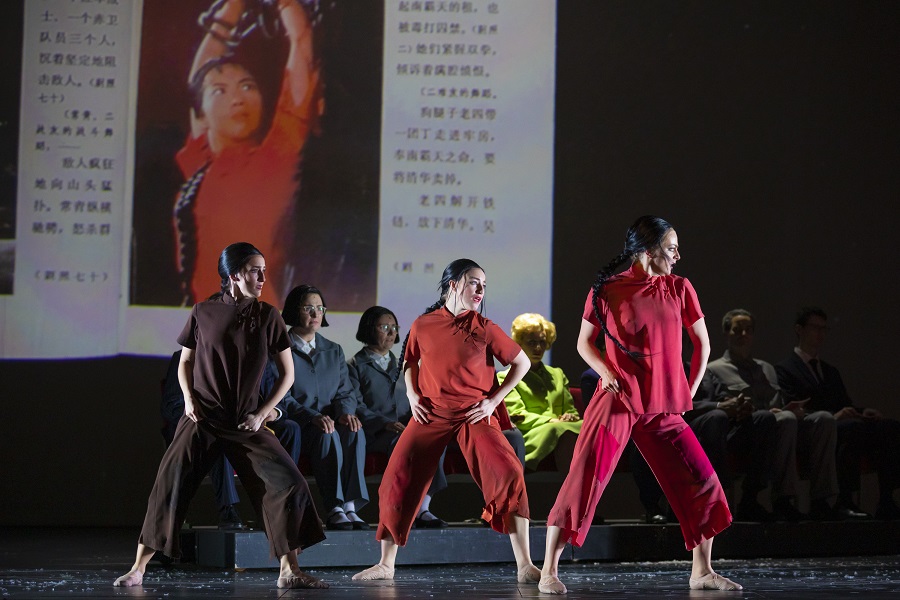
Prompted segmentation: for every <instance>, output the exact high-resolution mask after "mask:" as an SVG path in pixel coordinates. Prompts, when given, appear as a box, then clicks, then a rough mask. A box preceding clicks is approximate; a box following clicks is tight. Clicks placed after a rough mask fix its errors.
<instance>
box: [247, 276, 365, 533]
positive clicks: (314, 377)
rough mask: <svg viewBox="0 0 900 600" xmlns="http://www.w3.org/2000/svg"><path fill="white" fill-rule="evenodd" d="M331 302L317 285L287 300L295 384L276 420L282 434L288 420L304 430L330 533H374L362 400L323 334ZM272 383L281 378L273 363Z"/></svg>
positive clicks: (344, 361) (298, 289)
mask: <svg viewBox="0 0 900 600" xmlns="http://www.w3.org/2000/svg"><path fill="white" fill-rule="evenodd" d="M326 310H327V309H326V306H325V299H324V298H323V296H322V292H321V291H320V290H319V289H318V288H316V287H313V286H311V285H301V286H297V287H295V288H294V289H293V290H291V292H290V293H289V294H288V297H287V299H286V300H285V301H284V310H282V312H281V316H282V317H283V318H284V322H285V324H287V325H288V326H289V327H290V331H289V332H288V337H289V338H290V342H291V355H292V356H293V360H294V384H293V385H292V386H291V389H290V390H289V391H288V393H287V395H286V396H285V397H284V399H283V400H282V401H281V403H280V404H279V405H278V408H280V409H281V411H282V413H283V417H282V418H279V419H278V420H276V421H274V422H272V424H271V427H272V428H273V429H274V430H275V431H276V433H277V432H278V428H279V427H280V426H281V423H282V419H292V420H294V421H296V422H297V423H299V424H300V427H301V434H300V437H301V450H300V453H301V455H303V456H306V457H308V459H309V462H310V464H311V466H312V470H313V475H315V478H316V483H317V484H318V487H319V490H320V491H321V493H322V499H323V501H324V503H325V510H326V512H327V516H326V517H325V526H326V527H327V528H328V529H336V530H349V529H368V528H369V525H368V524H367V523H366V522H365V521H363V520H362V519H361V518H359V516H358V515H357V514H356V511H357V510H359V509H360V508H362V507H363V506H365V505H366V504H367V503H368V502H369V493H368V491H367V490H366V482H365V476H364V473H363V470H364V467H365V462H366V436H365V433H364V432H363V429H362V422H361V421H360V420H359V417H357V416H356V408H357V400H356V394H355V393H354V392H353V386H352V385H351V384H350V378H349V376H348V372H347V359H346V358H345V357H344V351H343V349H341V347H340V345H338V344H336V343H334V342H332V341H331V340H329V339H328V338H325V337H324V336H322V334H320V333H319V329H320V328H322V327H328V321H327V320H326V319H325V312H326ZM269 366H270V368H269V370H268V372H267V374H268V375H269V377H268V378H267V379H266V381H264V382H263V390H262V391H263V393H265V392H266V391H267V389H266V388H267V384H268V381H270V380H272V379H273V378H274V375H275V374H276V372H275V370H274V365H272V364H270V365H269Z"/></svg>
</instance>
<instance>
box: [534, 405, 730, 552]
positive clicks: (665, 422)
mask: <svg viewBox="0 0 900 600" xmlns="http://www.w3.org/2000/svg"><path fill="white" fill-rule="evenodd" d="M629 437H631V438H633V439H634V443H635V445H636V446H637V447H638V450H640V451H641V454H643V455H644V458H645V459H646V460H647V464H648V465H650V468H651V469H652V470H653V474H654V475H656V479H657V480H658V481H659V485H660V487H662V490H663V492H664V493H665V495H666V499H667V500H668V501H669V505H670V506H671V507H672V511H673V512H674V513H675V516H676V517H678V522H679V523H680V524H681V533H682V534H683V535H684V545H685V547H686V548H687V549H688V550H690V549H692V548H694V547H695V546H697V545H699V544H700V543H701V542H702V541H704V540H707V539H710V538H712V537H713V536H715V535H716V534H717V533H719V532H720V531H722V530H723V529H725V528H726V527H728V526H729V525H730V524H731V512H730V511H729V510H728V502H727V500H726V499H725V492H724V491H723V490H722V486H721V484H719V478H718V477H717V476H716V472H715V471H714V470H713V468H712V465H710V463H709V459H708V458H707V457H706V454H705V453H704V452H703V448H701V447H700V443H699V442H698V441H697V438H696V437H695V436H694V432H693V431H691V428H690V427H688V426H687V424H686V423H685V422H684V419H683V418H682V417H681V415H680V414H677V413H674V414H673V413H653V414H637V413H633V412H631V411H629V410H628V409H627V408H626V407H625V405H624V404H622V403H621V402H619V401H617V400H615V399H614V398H612V396H611V395H610V394H608V393H607V394H603V395H601V396H600V397H599V398H597V399H595V400H594V401H593V402H591V404H590V405H589V406H588V409H587V412H586V414H585V417H584V425H583V426H582V428H581V434H580V435H579V436H578V442H577V444H576V445H575V455H574V457H573V458H572V466H571V469H570V471H569V475H568V476H567V477H566V480H565V482H564V483H563V485H562V488H561V489H560V491H559V496H558V497H557V499H556V503H555V504H554V505H553V509H552V510H551V511H550V515H549V516H548V517H547V524H548V525H555V526H557V527H559V528H561V529H562V530H563V532H562V536H561V540H563V541H570V542H571V543H572V544H574V545H575V546H581V545H582V544H583V543H584V539H585V537H586V536H587V532H588V530H589V529H590V527H591V521H593V519H594V510H595V509H596V508H597V502H598V501H599V500H600V495H601V494H602V493H603V490H604V489H605V488H606V484H607V483H609V478H610V477H611V476H612V473H613V471H614V470H615V468H616V463H618V462H619V457H620V456H621V455H622V451H623V450H624V449H625V445H626V444H627V443H628V438H629Z"/></svg>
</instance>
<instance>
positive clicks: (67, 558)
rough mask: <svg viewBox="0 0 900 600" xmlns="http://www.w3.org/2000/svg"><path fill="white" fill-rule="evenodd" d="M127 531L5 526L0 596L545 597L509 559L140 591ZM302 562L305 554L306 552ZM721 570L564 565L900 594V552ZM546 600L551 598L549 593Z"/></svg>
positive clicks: (150, 580)
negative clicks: (388, 575) (133, 580)
mask: <svg viewBox="0 0 900 600" xmlns="http://www.w3.org/2000/svg"><path fill="white" fill-rule="evenodd" d="M134 543H135V532H134V531H130V530H102V529H99V530H98V529H94V530H66V529H53V530H50V529H47V530H44V529H38V530H25V529H7V530H0V597H2V598H3V599H6V598H128V597H136V598H223V597H225V598H280V597H285V598H335V599H351V598H353V599H356V598H360V599H367V598H370V599H376V598H378V599H382V598H428V599H431V600H440V599H442V598H450V597H454V598H456V597H459V596H461V595H466V596H469V597H471V598H494V599H498V600H502V599H508V598H538V597H540V596H541V595H540V594H539V593H538V591H537V588H536V586H533V585H517V584H516V583H515V579H514V567H513V565H509V564H494V565H469V566H456V567H449V566H430V567H402V568H399V569H398V571H397V579H396V580H395V581H393V582H386V583H384V582H376V583H369V584H362V583H357V582H353V581H351V580H350V576H351V575H352V574H353V573H354V572H355V571H356V570H357V569H355V568H340V569H321V568H318V569H311V570H310V571H311V572H312V573H314V574H315V575H317V576H319V577H322V578H324V579H325V580H327V581H328V582H329V583H330V584H331V585H332V587H331V589H329V590H322V591H319V590H316V591H309V590H289V591H282V590H278V589H276V588H275V587H274V580H275V572H274V571H269V570H248V571H244V572H240V573H236V572H234V571H230V570H226V569H211V568H204V567H198V566H196V565H192V564H177V565H174V566H171V567H168V568H166V567H162V566H161V565H160V564H159V563H158V562H156V561H154V562H152V563H151V566H150V569H149V570H148V574H147V577H146V579H145V584H144V586H143V588H136V589H121V588H113V587H112V585H111V584H112V581H113V579H114V578H115V577H116V576H118V575H120V574H122V573H123V572H124V571H125V570H126V569H127V568H128V567H129V566H130V562H131V560H130V556H129V555H128V554H129V552H131V551H132V550H133V548H134ZM301 565H302V558H301ZM715 567H716V569H717V570H718V571H720V572H721V573H722V574H724V575H726V576H728V577H731V578H733V579H735V580H736V581H739V582H740V583H742V584H743V585H744V587H745V589H744V591H743V592H691V591H690V590H688V587H687V577H688V571H689V564H688V563H687V562H685V561H670V562H655V563H646V562H641V563H637V562H631V563H621V562H618V563H595V562H585V563H579V564H566V565H563V566H562V569H561V571H562V573H561V576H562V578H563V581H565V583H566V584H567V585H568V586H569V590H570V591H569V594H568V596H567V597H568V598H570V599H573V600H574V599H577V598H594V597H602V598H610V599H614V598H649V597H657V598H721V597H742V598H754V599H755V598H759V599H763V598H791V599H803V598H810V599H812V598H816V599H822V598H826V599H829V598H833V599H836V598H842V599H843V598H852V597H856V596H860V597H865V598H867V599H874V598H897V597H900V556H875V557H871V556H870V557H848V558H800V559H797V558H791V559H757V560H721V561H716V563H715ZM543 597H544V598H549V596H543Z"/></svg>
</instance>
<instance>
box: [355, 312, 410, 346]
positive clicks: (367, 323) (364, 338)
mask: <svg viewBox="0 0 900 600" xmlns="http://www.w3.org/2000/svg"><path fill="white" fill-rule="evenodd" d="M384 315H391V316H392V317H394V322H396V323H397V324H399V323H400V322H399V321H398V320H397V315H395V314H394V313H393V311H392V310H391V309H389V308H385V307H383V306H370V307H369V308H367V309H366V312H364V313H363V314H362V316H361V317H360V318H359V328H358V329H357V330H356V339H357V340H359V341H360V342H362V343H363V344H365V345H366V346H370V345H372V344H375V343H377V342H378V340H377V338H376V337H375V325H376V324H377V323H378V319H380V318H381V317H383V316H384ZM399 337H400V332H399V331H398V332H397V338H398V339H399Z"/></svg>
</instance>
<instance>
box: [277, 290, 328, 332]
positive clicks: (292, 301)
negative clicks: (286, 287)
mask: <svg viewBox="0 0 900 600" xmlns="http://www.w3.org/2000/svg"><path fill="white" fill-rule="evenodd" d="M310 294H318V295H319V297H320V298H322V306H324V307H326V308H327V307H328V303H327V302H325V296H323V295H322V291H321V290H320V289H319V288H317V287H316V286H314V285H306V284H304V285H298V286H297V287H295V288H294V289H292V290H291V293H290V294H288V295H287V298H285V299H284V309H283V310H282V311H281V318H282V319H284V324H285V325H287V326H288V327H293V326H294V325H298V324H299V323H300V321H299V317H300V307H301V306H303V301H304V300H306V297H307V296H309V295H310ZM322 327H328V321H327V320H326V319H325V315H322Z"/></svg>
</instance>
